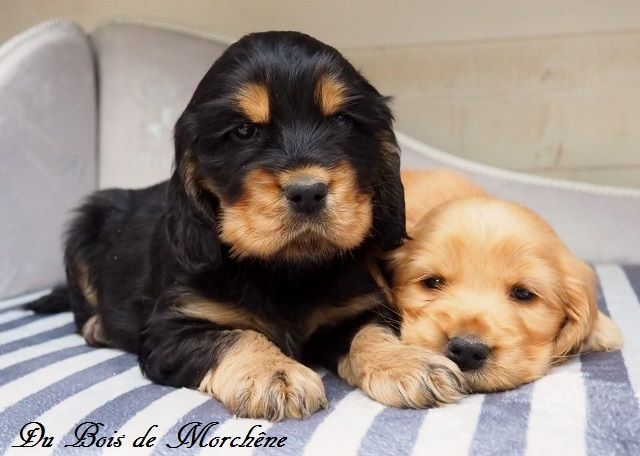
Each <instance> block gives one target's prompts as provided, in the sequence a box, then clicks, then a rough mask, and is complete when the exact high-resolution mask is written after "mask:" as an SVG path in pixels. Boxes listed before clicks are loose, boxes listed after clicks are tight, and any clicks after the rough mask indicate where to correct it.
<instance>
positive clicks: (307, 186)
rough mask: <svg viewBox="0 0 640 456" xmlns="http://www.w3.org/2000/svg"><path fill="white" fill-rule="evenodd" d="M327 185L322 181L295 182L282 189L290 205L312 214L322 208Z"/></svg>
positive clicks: (299, 210) (327, 188)
mask: <svg viewBox="0 0 640 456" xmlns="http://www.w3.org/2000/svg"><path fill="white" fill-rule="evenodd" d="M328 191H329V187H327V184H325V183H324V182H311V183H295V184H290V185H288V186H287V187H285V189H284V194H285V196H286V197H287V198H288V199H289V201H290V203H291V207H292V208H293V209H295V210H296V211H298V212H302V213H304V214H313V213H315V212H318V211H320V210H321V209H323V208H324V206H325V203H326V196H327V193H328Z"/></svg>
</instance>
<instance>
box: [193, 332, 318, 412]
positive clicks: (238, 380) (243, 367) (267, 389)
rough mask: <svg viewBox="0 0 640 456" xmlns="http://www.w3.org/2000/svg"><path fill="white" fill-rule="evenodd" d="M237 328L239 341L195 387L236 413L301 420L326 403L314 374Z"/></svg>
mask: <svg viewBox="0 0 640 456" xmlns="http://www.w3.org/2000/svg"><path fill="white" fill-rule="evenodd" d="M234 331H236V332H239V335H238V337H239V340H237V341H236V342H235V343H234V345H233V346H232V347H231V348H230V349H229V351H227V352H226V353H225V355H224V357H223V358H222V360H220V363H219V364H218V366H217V367H216V368H215V369H211V370H210V371H209V372H208V373H207V374H206V375H205V376H204V378H203V379H202V381H201V382H200V386H199V387H198V390H199V391H202V392H205V393H208V394H211V395H212V396H213V397H215V398H217V399H218V400H219V401H220V402H222V403H223V404H224V405H225V406H226V407H227V408H228V409H229V410H233V411H234V413H235V414H236V415H238V416H242V417H248V418H266V419H268V420H270V421H280V420H282V419H283V418H285V417H287V418H298V419H300V418H305V417H307V416H308V415H310V414H311V413H313V412H315V411H316V410H318V409H320V408H325V407H326V406H327V398H326V396H325V393H324V385H323V383H322V379H321V378H320V376H319V375H318V374H317V373H315V372H314V371H313V370H311V369H309V368H308V367H306V366H304V365H302V364H300V363H299V362H297V361H295V360H293V359H291V358H289V357H288V356H285V355H284V354H283V353H282V352H281V351H280V350H279V349H278V347H276V346H275V345H274V344H273V343H271V342H269V340H268V339H267V338H266V337H265V336H263V335H262V334H260V333H258V332H255V331H251V330H244V331H243V330H234Z"/></svg>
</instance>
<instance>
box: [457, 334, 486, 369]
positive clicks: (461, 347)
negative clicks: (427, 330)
mask: <svg viewBox="0 0 640 456" xmlns="http://www.w3.org/2000/svg"><path fill="white" fill-rule="evenodd" d="M490 352H491V349H490V348H489V346H488V345H487V344H485V343H483V342H481V341H479V340H478V339H476V338H474V337H470V336H463V337H452V338H451V339H450V340H449V344H448V345H447V353H446V355H447V358H449V359H450V360H451V361H453V362H454V363H456V364H457V365H458V367H460V369H462V370H463V371H465V370H471V369H478V368H480V367H482V365H483V364H484V363H485V361H486V360H487V358H488V357H489V353H490Z"/></svg>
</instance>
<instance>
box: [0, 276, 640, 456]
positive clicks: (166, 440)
mask: <svg viewBox="0 0 640 456" xmlns="http://www.w3.org/2000/svg"><path fill="white" fill-rule="evenodd" d="M596 270H597V272H598V275H599V277H600V282H601V293H600V306H601V308H602V310H603V311H604V312H605V313H607V314H609V315H611V316H612V317H613V319H614V320H615V321H617V322H618V324H619V325H620V326H621V328H622V331H623V333H624V336H625V346H624V348H623V350H622V351H621V352H612V353H591V354H586V355H582V356H579V357H575V358H573V359H571V360H569V361H568V362H566V363H564V364H562V365H561V366H559V367H557V368H555V369H554V370H553V371H552V372H551V373H550V374H549V375H548V376H547V377H545V378H543V379H541V380H539V381H537V382H535V383H533V384H530V385H525V386H523V387H521V388H518V389H516V390H514V391H509V392H505V393H499V394H489V395H472V396H469V397H466V398H464V399H463V400H462V401H461V402H460V403H458V404H454V405H451V406H447V407H444V408H440V409H433V410H422V411H416V410H398V409H393V408H385V407H384V406H382V405H380V404H377V403H376V402H373V401H371V400H370V399H368V398H367V397H365V396H364V395H362V394H361V393H360V392H359V391H355V390H353V389H352V388H350V387H349V386H348V385H346V384H345V383H344V382H343V381H342V380H340V379H338V378H337V377H335V376H334V375H332V374H330V373H325V374H324V382H325V387H326V391H327V396H328V398H329V401H330V406H329V408H328V409H327V410H325V411H322V412H320V413H316V414H315V415H312V416H311V417H310V418H308V419H306V420H303V421H285V422H281V423H277V424H271V423H268V422H266V421H261V420H248V419H235V418H233V417H232V416H230V415H229V413H228V412H227V411H226V410H225V409H224V408H223V407H222V406H221V405H220V404H219V403H218V402H217V401H215V400H212V399H210V398H209V397H207V396H205V395H204V394H200V393H198V392H196V391H192V390H188V389H174V388H169V387H164V386H158V385H153V384H150V383H149V382H148V381H147V380H146V379H145V378H143V377H142V375H141V374H140V372H139V370H138V367H137V365H136V359H135V357H134V356H133V355H131V354H126V353H122V352H120V351H117V350H111V349H92V348H89V347H87V346H86V345H84V342H83V340H82V338H80V337H79V336H77V335H75V334H74V332H73V330H74V326H73V323H72V317H71V314H70V313H64V314H59V315H54V316H36V315H33V314H31V313H29V312H27V311H24V310H21V309H20V307H19V304H20V303H21V302H24V301H27V300H30V299H33V298H34V297H35V296H34V295H31V296H24V297H22V298H19V299H14V300H8V301H2V302H0V453H2V452H4V451H5V450H7V449H10V448H9V447H10V446H11V445H12V443H15V442H17V441H18V440H17V439H18V435H19V430H20V428H21V426H22V425H23V424H25V423H28V422H30V421H39V422H41V423H43V424H44V425H45V426H46V430H47V435H49V436H53V437H54V438H55V440H54V444H53V446H52V447H51V448H47V449H40V450H39V451H38V454H51V453H56V454H58V453H65V448H64V444H65V443H71V442H74V441H75V438H74V430H75V428H76V426H77V424H79V423H82V422H86V421H93V422H101V423H103V424H104V425H105V426H104V429H105V430H103V431H102V433H101V434H100V435H104V436H106V437H111V436H114V435H115V436H122V435H124V436H125V437H124V438H123V439H122V445H123V446H122V447H121V448H107V449H105V448H101V449H97V448H93V451H94V452H97V451H102V450H104V451H106V452H107V453H109V452H111V451H115V452H119V453H120V454H130V452H131V444H132V443H133V441H134V439H135V438H136V437H138V436H141V435H143V434H144V433H145V432H146V431H147V429H148V428H149V426H151V425H153V424H155V425H157V427H155V428H154V429H153V430H152V431H151V433H150V434H149V435H150V436H155V437H157V440H156V441H155V442H154V446H153V447H150V448H144V449H137V450H136V452H135V454H142V453H144V452H145V451H146V452H147V453H149V454H151V453H153V454H182V453H188V454H191V453H194V452H197V451H198V450H197V449H195V448H193V449H186V448H184V447H181V448H178V449H170V448H168V447H167V444H170V445H175V444H176V443H177V441H178V440H177V433H178V430H179V429H180V428H181V427H182V426H183V425H185V424H187V423H190V422H194V421H199V422H202V423H208V422H212V421H216V422H218V423H219V424H218V425H216V426H215V427H214V428H213V430H212V431H211V432H210V434H209V439H210V438H211V437H214V436H243V438H244V436H245V434H246V433H247V431H248V430H249V429H250V428H251V426H253V425H254V424H260V425H261V426H262V427H261V428H256V429H257V431H254V436H257V433H258V432H260V431H263V432H265V433H267V434H268V435H270V436H278V437H282V436H286V437H287V439H286V441H285V442H284V444H285V446H284V447H281V448H276V449H249V448H233V449H231V451H230V452H231V453H232V454H240V453H243V452H244V453H246V454H249V453H250V452H254V453H257V454H265V453H273V454H302V453H304V454H305V455H313V454H318V455H326V454H329V455H331V454H334V455H343V454H354V455H355V454H358V455H373V454H415V455H426V454H448V455H449V454H461V455H462V454H474V455H475V454H508V455H518V454H524V453H527V454H546V455H553V454H585V453H589V454H592V455H605V454H606V455H608V454H640V409H639V404H638V399H639V393H640V303H639V298H638V297H639V296H640V266H624V267H621V266H617V265H602V266H597V267H596ZM116 431H117V433H115V432H116ZM209 439H207V441H208V440H209ZM226 448H227V450H229V448H228V442H227V445H226ZM66 450H69V448H66ZM13 451H14V452H16V454H17V453H19V452H24V451H25V450H24V449H13ZM86 451H87V449H85V452H86ZM210 451H211V450H210ZM217 451H220V449H217ZM78 454H80V453H78ZM82 454H84V452H83V453H82Z"/></svg>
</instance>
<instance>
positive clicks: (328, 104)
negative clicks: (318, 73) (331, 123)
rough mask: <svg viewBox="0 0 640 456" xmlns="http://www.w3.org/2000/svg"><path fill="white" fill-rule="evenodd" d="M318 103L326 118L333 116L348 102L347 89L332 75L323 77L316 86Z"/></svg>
mask: <svg viewBox="0 0 640 456" xmlns="http://www.w3.org/2000/svg"><path fill="white" fill-rule="evenodd" d="M315 96H316V103H317V104H318V106H319V107H320V111H322V114H324V115H325V116H332V115H334V114H335V113H337V112H338V111H340V109H341V108H342V106H343V105H344V103H345V101H346V96H345V88H344V85H342V83H340V82H339V81H338V80H337V79H336V78H335V77H334V76H332V75H323V76H322V77H321V78H320V79H319V80H318V83H317V84H316V90H315Z"/></svg>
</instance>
